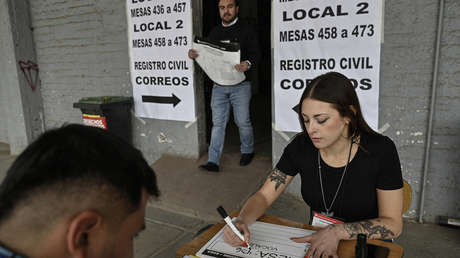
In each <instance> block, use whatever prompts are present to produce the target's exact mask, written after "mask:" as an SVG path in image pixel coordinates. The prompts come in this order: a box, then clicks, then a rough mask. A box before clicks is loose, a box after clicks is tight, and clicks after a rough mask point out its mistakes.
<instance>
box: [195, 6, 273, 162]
mask: <svg viewBox="0 0 460 258" xmlns="http://www.w3.org/2000/svg"><path fill="white" fill-rule="evenodd" d="M217 3H218V1H208V0H203V36H205V37H206V36H207V35H208V34H209V32H210V31H211V29H212V28H213V27H214V26H216V25H217V24H219V23H220V22H221V20H220V17H219V12H218V8H217ZM239 19H242V20H245V21H246V22H248V23H250V24H252V25H253V26H254V27H255V28H256V30H257V33H258V39H259V45H260V49H261V60H260V61H259V63H258V65H257V66H256V67H255V68H256V69H254V71H253V72H252V74H251V82H252V83H251V84H252V89H253V90H252V92H253V96H252V100H251V121H252V124H253V128H254V145H255V146H254V147H255V152H256V155H262V156H266V157H268V158H270V159H271V156H272V152H271V148H272V147H271V146H272V144H271V45H270V38H271V37H270V31H271V27H270V26H271V4H270V2H269V1H266V0H257V1H240V10H239ZM212 84H213V83H212V81H211V80H210V79H209V78H208V77H207V76H205V87H204V88H205V101H206V105H205V106H206V136H207V142H208V143H209V141H210V138H211V127H212V118H211V117H212V116H211V108H210V102H211V92H212ZM239 148H240V140H239V133H238V127H237V126H236V124H235V123H234V121H233V116H231V117H230V119H229V122H228V125H227V130H226V136H225V143H224V153H225V152H238V151H239Z"/></svg>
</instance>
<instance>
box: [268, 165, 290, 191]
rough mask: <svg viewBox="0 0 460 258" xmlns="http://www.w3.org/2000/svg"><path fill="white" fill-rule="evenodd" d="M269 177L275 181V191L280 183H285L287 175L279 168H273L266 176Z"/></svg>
mask: <svg viewBox="0 0 460 258" xmlns="http://www.w3.org/2000/svg"><path fill="white" fill-rule="evenodd" d="M268 177H269V178H270V181H272V182H275V183H276V185H275V191H276V190H278V188H279V187H280V186H281V185H284V184H286V177H287V175H286V174H284V173H283V172H281V171H280V170H279V169H277V168H275V169H273V171H272V173H271V174H270V175H269V176H268Z"/></svg>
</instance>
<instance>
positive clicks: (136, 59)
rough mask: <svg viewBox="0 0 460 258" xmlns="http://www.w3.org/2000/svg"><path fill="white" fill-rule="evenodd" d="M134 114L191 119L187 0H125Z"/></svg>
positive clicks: (188, 3)
mask: <svg viewBox="0 0 460 258" xmlns="http://www.w3.org/2000/svg"><path fill="white" fill-rule="evenodd" d="M127 17H128V34H129V35H128V36H129V37H128V38H129V49H130V71H131V83H132V84H133V96H134V104H135V110H136V115H138V116H140V117H147V118H156V119H164V120H178V121H193V120H194V119H195V117H196V115H195V96H194V89H193V62H192V60H190V59H189V58H188V54H187V53H188V50H189V49H190V47H191V43H192V29H191V26H192V18H191V6H190V0H168V1H164V0H149V1H145V0H127Z"/></svg>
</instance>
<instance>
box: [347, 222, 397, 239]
mask: <svg viewBox="0 0 460 258" xmlns="http://www.w3.org/2000/svg"><path fill="white" fill-rule="evenodd" d="M344 226H345V230H346V231H347V233H348V235H349V236H350V238H352V237H356V236H357V235H358V234H366V235H367V238H371V237H372V236H376V238H382V239H389V238H391V237H394V236H395V234H394V233H393V231H391V230H389V229H388V228H387V227H385V226H383V225H375V224H374V223H373V222H372V221H362V222H356V223H347V224H345V225H344Z"/></svg>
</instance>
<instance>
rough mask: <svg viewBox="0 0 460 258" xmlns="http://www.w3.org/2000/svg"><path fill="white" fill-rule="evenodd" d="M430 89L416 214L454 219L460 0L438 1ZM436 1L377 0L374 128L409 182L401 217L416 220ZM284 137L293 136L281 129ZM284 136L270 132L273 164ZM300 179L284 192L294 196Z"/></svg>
mask: <svg viewBox="0 0 460 258" xmlns="http://www.w3.org/2000/svg"><path fill="white" fill-rule="evenodd" d="M445 3H446V4H445V5H446V6H445V7H446V8H445V14H444V17H443V24H444V30H443V34H442V48H441V56H440V68H439V80H438V82H437V87H438V95H437V98H436V112H435V119H434V127H433V138H432V147H431V159H430V166H429V170H428V171H429V172H428V177H427V187H426V188H425V191H426V199H425V205H424V209H425V212H424V219H425V220H426V221H431V222H433V221H435V220H436V218H437V216H440V215H444V216H452V217H460V199H459V198H458V197H459V196H460V173H458V172H459V170H460V162H459V160H460V159H459V157H460V156H459V154H458V148H459V147H460V137H459V136H460V135H459V134H460V114H459V112H458V110H460V90H459V89H460V3H459V2H458V1H455V0H447V1H445ZM437 18H438V1H431V0H423V1H393V0H391V1H389V0H387V1H385V24H384V25H385V26H384V30H385V31H384V32H385V35H384V43H383V44H382V53H381V71H380V103H379V105H380V107H379V108H380V110H379V126H380V127H382V126H383V125H385V124H388V125H390V127H389V129H387V130H386V131H385V132H384V134H385V135H387V136H389V137H390V138H392V139H393V141H394V142H395V144H396V146H397V148H398V152H399V155H400V159H401V165H402V171H403V177H404V179H406V180H408V181H409V183H410V184H411V186H412V190H413V192H412V194H413V195H412V198H413V199H412V203H411V206H410V208H409V210H408V211H407V212H406V214H405V216H407V217H409V218H418V215H419V211H420V201H421V200H420V198H421V191H422V189H421V188H422V180H423V165H424V153H425V148H426V135H427V130H428V118H429V108H430V97H431V89H432V80H433V67H434V56H435V39H436V32H437ZM289 136H290V137H292V136H293V134H289ZM286 144H287V142H286V140H285V139H283V138H282V137H280V134H279V133H277V132H273V163H274V164H276V162H277V161H278V160H279V158H280V156H281V154H282V150H283V148H284V146H286ZM299 189H300V178H297V179H295V181H294V182H293V183H292V184H291V185H290V187H289V189H288V191H289V192H291V193H293V194H295V195H297V196H299V197H300V192H299Z"/></svg>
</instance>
